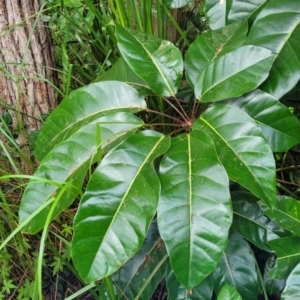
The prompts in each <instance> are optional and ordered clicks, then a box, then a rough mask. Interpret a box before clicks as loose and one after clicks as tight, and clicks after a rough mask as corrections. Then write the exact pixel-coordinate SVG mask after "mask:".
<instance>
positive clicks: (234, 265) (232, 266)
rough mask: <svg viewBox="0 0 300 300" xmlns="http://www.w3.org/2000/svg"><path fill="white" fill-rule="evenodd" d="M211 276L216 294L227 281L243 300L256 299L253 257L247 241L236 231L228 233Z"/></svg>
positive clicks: (256, 285) (256, 286)
mask: <svg viewBox="0 0 300 300" xmlns="http://www.w3.org/2000/svg"><path fill="white" fill-rule="evenodd" d="M211 278H212V281H213V286H214V290H215V292H216V293H217V294H218V293H219V292H220V291H221V289H222V287H223V286H224V284H226V283H228V284H230V285H232V286H233V287H235V288H236V289H237V291H238V292H239V293H240V295H241V296H242V298H243V299H244V300H253V299H257V293H258V283H257V272H256V269H255V258H254V256H253V254H252V250H251V248H250V246H249V245H248V243H247V242H246V241H245V240H244V239H243V238H242V237H241V236H240V235H239V234H238V233H236V232H234V231H232V232H231V233H230V237H229V242H228V246H227V248H226V251H225V252H224V254H223V255H222V258H221V261H220V263H219V264H218V266H217V268H216V269H215V271H214V272H213V273H212V275H211Z"/></svg>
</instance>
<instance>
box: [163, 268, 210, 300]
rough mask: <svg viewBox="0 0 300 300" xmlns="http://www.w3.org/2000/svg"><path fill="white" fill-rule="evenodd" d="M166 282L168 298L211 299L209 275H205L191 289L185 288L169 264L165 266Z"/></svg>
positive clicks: (182, 299) (172, 299)
mask: <svg viewBox="0 0 300 300" xmlns="http://www.w3.org/2000/svg"><path fill="white" fill-rule="evenodd" d="M166 284H167V289H168V300H211V297H212V294H213V286H212V282H211V279H210V277H209V276H208V277H206V278H205V279H204V280H203V281H201V283H200V284H198V285H197V286H195V287H194V288H193V289H190V290H187V289H186V288H185V286H184V285H183V284H182V283H180V282H179V281H178V280H177V278H176V276H175V273H174V272H173V271H172V269H171V267H170V265H169V266H168V268H167V274H166Z"/></svg>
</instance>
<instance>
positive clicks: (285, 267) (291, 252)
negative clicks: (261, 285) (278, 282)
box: [268, 236, 300, 279]
mask: <svg viewBox="0 0 300 300" xmlns="http://www.w3.org/2000/svg"><path fill="white" fill-rule="evenodd" d="M268 244H269V246H270V247H271V248H272V249H273V250H274V251H275V252H276V256H277V260H276V265H275V267H274V268H273V269H272V270H271V271H270V272H269V277H270V278H276V279H284V278H287V276H288V275H289V274H290V272H291V271H292V270H293V269H294V268H295V267H296V265H297V264H298V263H299V262H300V238H299V237H296V236H291V237H285V238H280V239H276V240H272V241H269V242H268Z"/></svg>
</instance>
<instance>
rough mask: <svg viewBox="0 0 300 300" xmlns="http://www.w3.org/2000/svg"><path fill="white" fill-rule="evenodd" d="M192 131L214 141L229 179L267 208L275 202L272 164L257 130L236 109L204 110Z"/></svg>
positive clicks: (259, 130)
mask: <svg viewBox="0 0 300 300" xmlns="http://www.w3.org/2000/svg"><path fill="white" fill-rule="evenodd" d="M193 129H196V130H202V131H205V132H207V133H208V134H209V135H210V136H211V137H212V138H213V140H214V142H215V146H216V150H217V153H218V155H219V158H220V160H221V162H222V164H223V165H224V167H225V168H226V171H227V173H228V175H229V178H230V179H231V180H233V181H236V182H238V183H239V184H240V185H242V186H243V187H245V188H246V189H248V190H250V191H251V192H252V193H253V194H254V195H255V196H257V197H258V198H261V199H262V200H263V201H265V202H266V204H267V205H268V206H270V207H273V206H274V205H275V202H276V182H275V162H274V157H273V154H272V151H271V149H270V146H269V145H268V143H267V142H266V140H265V139H264V137H263V135H262V132H261V129H260V128H259V127H258V126H257V124H256V123H255V122H254V120H253V119H252V118H250V117H249V116H248V115H247V114H246V113H245V112H243V111H241V110H240V109H238V108H236V107H233V106H229V105H224V104H219V105H216V106H214V107H211V108H209V109H207V110H206V111H205V112H204V113H203V114H202V116H201V118H200V119H198V120H196V122H195V123H194V125H193Z"/></svg>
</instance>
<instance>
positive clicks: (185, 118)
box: [163, 98, 189, 123]
mask: <svg viewBox="0 0 300 300" xmlns="http://www.w3.org/2000/svg"><path fill="white" fill-rule="evenodd" d="M163 99H164V100H165V101H166V102H167V103H168V104H169V105H170V106H171V107H173V108H174V109H175V110H176V111H177V112H178V114H179V115H180V116H181V118H182V119H183V120H184V121H185V122H186V123H188V122H189V117H188V116H187V114H186V112H184V114H183V113H182V112H181V111H180V110H179V109H178V108H177V107H176V106H175V105H174V104H173V103H172V102H171V101H169V100H168V99H167V98H163ZM179 107H181V105H179Z"/></svg>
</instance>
